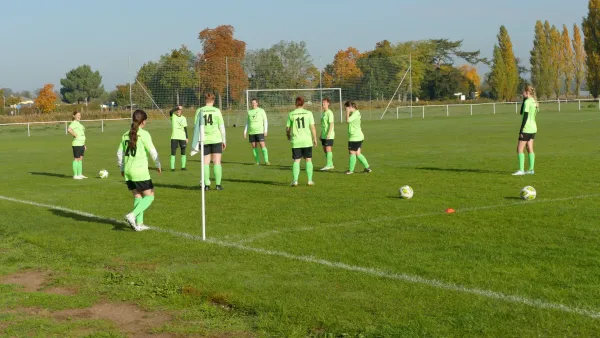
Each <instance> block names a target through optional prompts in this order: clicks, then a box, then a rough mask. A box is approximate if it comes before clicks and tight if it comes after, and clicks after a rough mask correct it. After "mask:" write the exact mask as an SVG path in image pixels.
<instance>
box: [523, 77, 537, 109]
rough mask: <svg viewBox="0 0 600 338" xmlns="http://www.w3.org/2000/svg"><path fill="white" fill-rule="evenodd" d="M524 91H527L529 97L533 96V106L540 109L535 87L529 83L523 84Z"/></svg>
mask: <svg viewBox="0 0 600 338" xmlns="http://www.w3.org/2000/svg"><path fill="white" fill-rule="evenodd" d="M525 92H527V93H529V97H531V98H533V100H534V101H535V106H536V107H537V109H540V103H539V102H538V100H537V95H536V93H535V88H534V87H533V86H532V85H530V84H529V83H528V84H526V85H525Z"/></svg>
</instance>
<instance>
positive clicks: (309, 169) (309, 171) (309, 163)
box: [306, 161, 313, 182]
mask: <svg viewBox="0 0 600 338" xmlns="http://www.w3.org/2000/svg"><path fill="white" fill-rule="evenodd" d="M306 176H308V181H309V182H310V181H312V176H313V164H312V161H306Z"/></svg>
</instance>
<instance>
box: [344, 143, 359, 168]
mask: <svg viewBox="0 0 600 338" xmlns="http://www.w3.org/2000/svg"><path fill="white" fill-rule="evenodd" d="M357 143H358V142H348V152H349V153H350V158H349V159H348V171H346V175H351V174H354V167H356V153H357V151H358V149H359V146H358V144H357Z"/></svg>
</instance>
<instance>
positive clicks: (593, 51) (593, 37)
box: [581, 0, 600, 98]
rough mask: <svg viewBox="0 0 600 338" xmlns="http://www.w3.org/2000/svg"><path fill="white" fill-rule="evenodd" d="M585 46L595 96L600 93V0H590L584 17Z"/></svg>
mask: <svg viewBox="0 0 600 338" xmlns="http://www.w3.org/2000/svg"><path fill="white" fill-rule="evenodd" d="M581 27H582V29H583V36H584V40H583V47H584V49H585V53H586V66H587V67H586V68H587V85H588V88H589V89H590V94H592V96H593V97H594V98H597V97H598V94H600V0H589V3H588V15H587V16H586V17H584V18H583V23H582V25H581Z"/></svg>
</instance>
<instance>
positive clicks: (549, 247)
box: [0, 109, 600, 337]
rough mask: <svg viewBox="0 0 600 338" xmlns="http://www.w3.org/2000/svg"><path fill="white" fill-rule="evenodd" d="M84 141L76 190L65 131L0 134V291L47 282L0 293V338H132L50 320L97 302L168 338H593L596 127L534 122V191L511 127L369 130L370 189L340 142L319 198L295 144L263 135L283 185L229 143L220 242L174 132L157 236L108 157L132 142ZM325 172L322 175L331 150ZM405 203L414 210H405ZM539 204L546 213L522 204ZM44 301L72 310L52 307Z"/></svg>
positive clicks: (152, 212) (105, 135) (478, 121)
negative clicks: (530, 194) (294, 184)
mask: <svg viewBox="0 0 600 338" xmlns="http://www.w3.org/2000/svg"><path fill="white" fill-rule="evenodd" d="M190 115H191V114H190V113H188V114H187V116H188V120H190V121H191V118H190ZM393 115H395V112H394V114H393ZM394 117H395V116H394ZM402 117H405V116H402ZM86 126H87V139H88V140H87V146H88V150H87V152H86V156H85V160H84V166H83V169H84V174H85V175H87V176H89V177H90V178H88V179H87V180H83V181H77V180H73V179H72V178H71V176H72V171H71V161H72V157H71V156H72V155H71V149H70V138H69V137H67V136H65V135H64V126H61V127H32V130H31V132H32V137H29V138H28V137H27V134H26V129H23V128H21V129H15V128H11V129H0V158H1V159H2V165H1V166H0V182H1V183H0V196H1V197H0V214H1V215H0V280H1V279H2V277H1V276H7V275H10V274H12V273H15V272H17V271H24V270H34V271H44V272H46V273H49V274H50V275H49V276H50V277H49V278H48V280H47V281H46V284H44V285H42V286H41V288H40V290H39V291H34V292H29V293H27V292H22V290H21V289H20V288H19V287H18V286H16V285H13V284H0V335H7V336H27V335H30V336H55V337H66V336H86V335H88V336H97V337H120V336H126V335H127V332H126V331H123V329H122V328H120V327H119V326H118V325H116V324H114V323H111V322H107V321H105V320H102V319H98V318H78V317H74V318H69V319H66V320H65V319H62V320H61V319H57V318H56V317H54V316H52V313H54V312H56V311H62V310H65V309H73V308H86V307H90V306H92V305H93V304H98V303H102V302H123V303H130V304H137V305H139V306H140V307H141V308H143V309H145V310H148V311H154V312H161V313H166V314H167V315H168V316H169V318H170V320H169V321H167V322H165V323H162V324H161V325H159V326H157V327H154V328H151V329H144V330H149V331H147V332H146V331H144V332H146V333H148V334H150V333H155V334H164V335H167V336H169V335H168V334H170V336H185V335H205V336H238V337H251V336H285V337H304V336H326V337H337V336H364V337H375V336H377V337H381V336H384V337H396V336H594V335H597V333H598V332H600V318H599V317H600V282H599V281H600V250H598V243H599V242H598V238H599V231H600V218H599V216H600V212H599V208H600V182H599V181H598V177H599V176H598V170H599V168H600V156H599V155H600V152H599V144H600V143H599V142H598V136H599V135H600V113H599V112H598V111H595V110H593V109H590V110H588V111H576V110H570V111H569V110H566V109H563V111H562V112H560V113H559V112H556V111H544V110H543V111H542V112H540V113H539V115H538V127H539V132H538V134H537V138H536V143H535V152H536V155H537V157H536V174H535V175H533V176H524V177H513V176H511V175H510V174H511V173H512V172H513V171H515V170H516V169H517V168H516V166H517V157H516V153H515V149H516V143H517V131H518V128H519V126H520V116H518V115H516V114H514V113H504V114H497V115H490V114H486V115H477V114H475V115H474V116H470V115H467V114H464V115H460V116H451V117H444V116H443V114H440V116H438V117H427V116H426V118H425V119H422V118H412V119H406V118H402V119H399V120H395V119H389V120H384V121H364V122H363V130H364V133H365V135H366V140H365V143H364V147H363V154H364V155H365V156H366V157H367V159H368V160H369V162H370V164H371V167H372V169H373V173H371V174H362V173H357V174H355V175H351V176H346V175H344V174H343V172H344V171H345V170H346V169H347V165H348V164H347V162H348V154H347V151H346V142H347V136H346V131H345V126H344V125H340V124H339V123H338V124H336V140H335V142H336V143H335V147H334V163H335V167H336V169H335V170H334V172H318V171H317V172H315V176H314V181H315V182H316V186H315V187H307V186H306V174H305V172H304V171H302V173H301V176H300V186H299V187H298V188H290V187H289V183H290V182H291V179H292V178H291V151H290V147H289V143H288V142H287V141H286V140H285V128H284V127H282V126H281V125H279V126H277V125H271V127H270V133H269V136H268V138H267V145H268V149H269V154H270V158H271V163H272V164H273V165H272V166H270V167H266V166H254V165H252V162H253V158H252V152H251V149H250V146H249V145H248V143H247V141H246V140H245V139H244V138H243V137H242V132H243V128H239V127H238V128H228V129H227V133H228V147H227V150H226V152H225V153H224V157H223V160H224V164H223V176H224V181H223V187H224V188H225V190H224V191H210V192H208V193H207V194H206V205H207V210H206V215H207V236H208V238H209V241H207V242H202V241H201V240H199V236H200V235H201V228H200V215H201V214H200V190H199V189H198V182H199V175H200V171H199V170H200V163H199V162H198V161H199V158H198V157H197V156H196V157H189V156H188V169H189V171H187V172H181V171H179V170H178V171H176V172H174V173H172V172H170V171H169V170H168V164H169V155H170V150H169V136H170V131H169V128H168V123H167V122H166V121H164V120H151V121H150V123H149V125H148V127H147V130H148V131H149V132H150V133H151V135H152V137H153V140H154V142H155V145H156V146H157V148H158V152H159V155H160V158H161V161H162V163H163V167H164V168H165V169H166V170H165V171H164V172H163V174H162V175H161V176H158V175H157V174H156V173H155V172H153V174H152V176H153V181H154V183H155V188H156V200H155V202H154V204H153V205H152V206H151V207H150V209H149V210H148V211H147V212H146V214H145V221H146V223H147V224H148V225H150V226H152V227H155V228H156V229H154V230H152V231H146V232H141V233H136V232H134V231H131V230H130V229H128V228H126V227H125V226H124V225H123V224H122V223H121V219H122V217H123V215H124V214H125V213H127V212H128V211H130V209H131V208H132V198H131V196H130V194H129V192H128V191H127V189H126V187H125V185H124V183H123V182H122V179H121V177H120V175H119V174H118V168H117V167H116V156H115V152H116V148H117V145H118V142H119V139H120V135H121V134H122V133H123V132H124V131H125V130H126V129H127V123H125V122H122V123H121V122H113V123H108V124H107V125H106V126H105V129H104V132H101V131H100V125H99V123H94V124H91V123H88V124H86ZM177 163H178V166H179V156H178V160H177ZM314 163H315V169H319V168H321V167H322V166H323V165H324V164H325V159H324V156H323V154H322V150H321V148H320V146H319V147H315V149H314ZM526 167H527V164H526ZM100 169H107V170H108V171H109V172H110V174H111V175H110V176H109V178H107V179H99V178H97V173H98V171H99V170H100ZM357 171H362V167H361V165H360V164H357ZM402 185H410V186H411V187H412V188H413V189H414V191H415V195H414V197H413V199H411V200H402V199H400V198H399V194H398V188H399V187H401V186H402ZM526 185H531V186H533V187H535V189H536V190H537V199H536V200H534V201H532V202H525V201H521V200H520V199H519V191H520V189H521V188H522V187H524V186H526ZM213 186H214V182H213ZM7 198H10V199H14V200H9V199H7ZM27 203H29V204H27ZM31 203H33V204H31ZM447 208H453V209H456V211H457V212H456V213H455V214H451V215H448V214H445V213H444V210H445V209H447ZM114 219H116V220H118V222H117V221H114ZM51 286H64V287H67V288H71V289H74V290H77V292H76V293H75V294H72V295H56V294H49V293H46V292H44V290H45V288H48V287H51ZM31 309H42V310H40V311H37V312H36V311H31Z"/></svg>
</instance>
